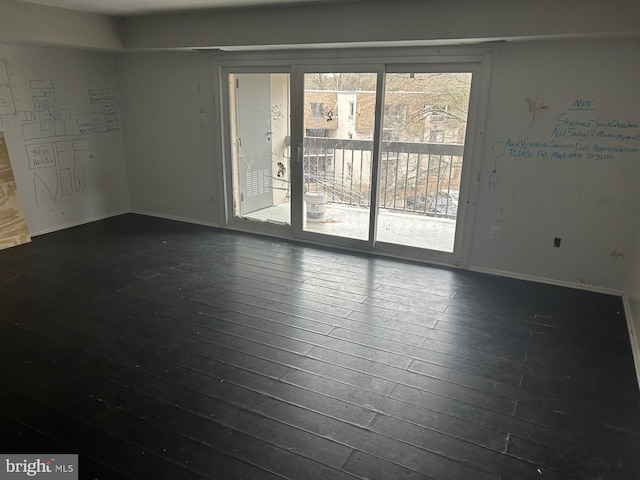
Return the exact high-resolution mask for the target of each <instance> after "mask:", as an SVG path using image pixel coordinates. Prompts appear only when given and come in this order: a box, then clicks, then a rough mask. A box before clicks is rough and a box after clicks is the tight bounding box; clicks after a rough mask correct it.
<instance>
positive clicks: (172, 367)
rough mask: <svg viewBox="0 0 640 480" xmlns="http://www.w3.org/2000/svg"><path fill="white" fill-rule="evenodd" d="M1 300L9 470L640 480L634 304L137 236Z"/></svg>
mask: <svg viewBox="0 0 640 480" xmlns="http://www.w3.org/2000/svg"><path fill="white" fill-rule="evenodd" d="M0 295H1V301H0V362H1V363H0V364H1V365H2V376H1V377H0V380H1V381H0V438H1V444H0V453H11V452H19V453H28V452H33V453H79V454H80V478H83V479H85V478H86V479H94V478H99V479H111V478H113V479H128V478H136V479H145V480H150V479H153V480H157V479H172V480H179V479H196V478H220V479H231V478H243V479H275V478H288V479H295V480H298V479H300V480H307V479H311V480H313V479H318V480H320V479H356V478H360V479H364V478H367V479H400V480H402V479H419V478H432V479H442V480H464V479H473V480H485V479H487V480H488V479H509V480H519V479H584V480H586V479H607V480H612V479H624V480H632V479H638V478H640V403H639V402H640V394H639V391H638V386H637V384H636V380H635V374H634V371H633V362H632V357H631V353H630V347H629V341H628V336H627V330H626V324H625V319H624V313H623V311H622V304H621V301H620V299H619V298H616V297H610V296H605V295H599V294H594V293H587V292H582V291H578V290H571V289H562V288H558V287H553V286H548V285H541V284H531V283H526V282H522V281H516V280H510V279H504V278H498V277H491V276H485V275H479V274H473V273H470V272H461V271H454V270H448V269H443V268H433V267H429V266H423V265H416V264H411V263H405V262H399V261H394V260H390V259H383V258H375V257H369V256H365V255H356V254H351V253H344V252H338V251H333V250H327V249H318V248H313V247H309V246H302V245H298V244H294V243H287V242H283V241H279V240H274V239H268V238H264V237H258V236H251V235H244V234H237V233H232V232H228V231H223V230H216V229H209V228H204V227H198V226H194V225H188V224H180V223H176V222H170V221H164V220H158V219H152V218H147V217H142V216H136V215H126V216H122V217H117V218H113V219H109V220H105V221H101V222H96V223H93V224H90V225H84V226H82V227H78V228H74V229H69V230H65V231H61V232H57V233H53V234H49V235H45V236H41V237H36V238H35V239H34V241H33V243H32V244H30V245H25V246H21V247H15V248H12V249H9V250H4V251H2V252H0Z"/></svg>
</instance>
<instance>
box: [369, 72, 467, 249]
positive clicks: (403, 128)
mask: <svg viewBox="0 0 640 480" xmlns="http://www.w3.org/2000/svg"><path fill="white" fill-rule="evenodd" d="M418 68H419V67H418ZM471 79H472V74H471V73H470V72H419V71H418V72H416V71H415V70H410V69H404V70H401V71H395V72H389V71H387V72H386V74H385V92H384V109H383V133H382V147H381V151H380V177H379V178H380V189H379V191H380V195H379V197H378V198H379V200H378V228H377V237H376V240H377V241H378V242H386V243H391V244H397V245H405V246H409V247H416V248H422V249H429V250H436V251H442V252H453V250H454V243H455V235H456V227H457V225H458V222H459V220H458V208H459V206H460V188H461V180H462V163H463V154H464V142H465V135H466V131H467V117H468V112H469V96H470V93H471Z"/></svg>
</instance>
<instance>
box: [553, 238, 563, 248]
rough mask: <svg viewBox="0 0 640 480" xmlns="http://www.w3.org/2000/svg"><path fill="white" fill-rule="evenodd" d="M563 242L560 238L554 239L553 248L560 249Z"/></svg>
mask: <svg viewBox="0 0 640 480" xmlns="http://www.w3.org/2000/svg"><path fill="white" fill-rule="evenodd" d="M561 242H562V239H561V238H560V237H555V238H554V239H553V246H554V247H555V248H560V243H561Z"/></svg>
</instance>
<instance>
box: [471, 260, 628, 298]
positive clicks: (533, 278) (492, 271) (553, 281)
mask: <svg viewBox="0 0 640 480" xmlns="http://www.w3.org/2000/svg"><path fill="white" fill-rule="evenodd" d="M469 270H470V271H472V272H478V273H486V274H489V275H497V276H499V277H507V278H515V279H518V280H526V281H528V282H536V283H546V284H548V285H556V286H558V287H568V288H575V289H578V290H586V291H588V292H595V293H604V294H606V295H615V296H617V297H622V296H623V295H624V293H625V292H623V291H622V290H616V289H613V288H606V287H600V286H597V285H586V284H584V283H579V282H567V281H565V280H557V279H553V278H545V277H537V276H535V275H527V274H524V273H516V272H509V271H506V270H496V269H493V268H485V267H473V266H472V267H469Z"/></svg>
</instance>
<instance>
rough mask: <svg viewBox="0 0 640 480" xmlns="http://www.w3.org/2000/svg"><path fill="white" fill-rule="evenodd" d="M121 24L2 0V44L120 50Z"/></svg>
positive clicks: (0, 19)
mask: <svg viewBox="0 0 640 480" xmlns="http://www.w3.org/2000/svg"><path fill="white" fill-rule="evenodd" d="M118 28H119V27H118V21H117V20H115V19H113V18H109V17H105V16H103V15H94V14H91V13H85V12H75V11H72V10H65V9H62V8H52V7H46V6H43V5H36V4H32V3H23V2H19V1H12V0H0V44H4V45H47V46H60V47H74V48H83V49H105V50H121V49H122V42H121V40H120V31H119V30H118Z"/></svg>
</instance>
